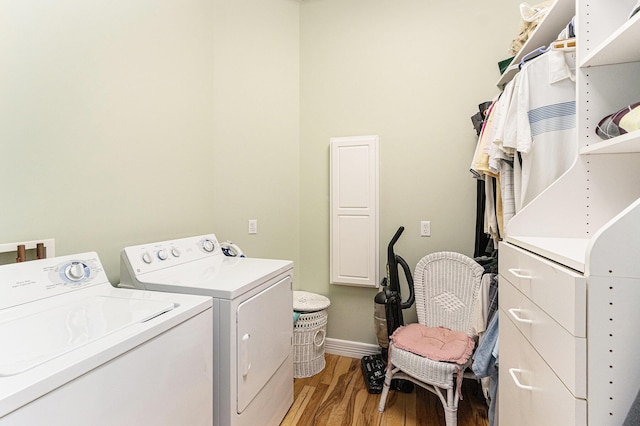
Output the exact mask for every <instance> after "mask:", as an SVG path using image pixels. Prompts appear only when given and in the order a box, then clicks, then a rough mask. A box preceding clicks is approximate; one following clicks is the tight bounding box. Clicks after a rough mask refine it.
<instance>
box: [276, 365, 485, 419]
mask: <svg viewBox="0 0 640 426" xmlns="http://www.w3.org/2000/svg"><path fill="white" fill-rule="evenodd" d="M325 358H326V361H327V366H326V367H325V369H324V370H323V371H322V372H320V373H318V374H316V375H315V376H313V377H309V378H305V379H295V382H294V401H293V405H292V406H291V408H290V409H289V412H288V413H287V416H286V417H285V418H284V420H283V421H282V423H281V425H282V426H288V425H304V426H307V425H319V426H320V425H322V426H324V425H330V426H334V425H336V426H337V425H393V426H402V425H406V426H412V425H420V426H440V425H442V426H444V425H445V422H444V410H443V408H442V404H441V403H440V400H439V399H438V397H437V396H436V395H434V394H432V393H431V392H429V391H426V390H424V389H422V388H420V387H418V386H416V389H415V390H414V391H413V392H412V393H410V394H405V393H400V392H396V391H390V392H389V397H388V399H387V406H386V408H385V411H384V413H379V412H378V402H379V401H380V395H375V394H369V393H368V392H367V388H366V386H365V384H364V379H363V377H362V372H361V370H360V360H359V359H355V358H348V357H342V356H337V355H330V354H326V355H325ZM462 392H463V398H464V399H463V400H461V401H460V404H459V406H458V426H488V425H489V420H488V417H487V405H486V403H485V401H484V398H482V397H481V396H480V395H479V393H478V386H477V383H476V382H475V381H473V380H465V381H464V384H463V387H462Z"/></svg>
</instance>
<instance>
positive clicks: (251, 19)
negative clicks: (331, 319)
mask: <svg viewBox="0 0 640 426" xmlns="http://www.w3.org/2000/svg"><path fill="white" fill-rule="evenodd" d="M214 4H215V11H216V13H215V16H214V43H215V49H214V71H213V76H214V79H213V81H214V97H213V99H214V114H213V118H214V120H213V123H214V140H215V144H214V155H213V162H212V167H211V170H210V172H211V173H212V174H214V175H215V176H216V179H215V182H214V184H213V187H212V189H213V191H214V193H215V205H214V214H213V215H212V217H214V222H213V223H214V225H215V226H214V229H215V230H216V235H217V236H218V238H219V239H224V240H226V239H232V240H233V241H234V242H235V243H237V244H238V245H239V246H240V247H241V248H242V249H243V250H244V251H245V252H246V254H247V255H248V256H253V257H271V258H274V257H275V258H286V259H292V260H293V261H294V262H295V264H296V265H297V264H298V260H299V255H298V254H299V245H300V240H299V232H300V231H299V208H300V204H299V192H300V181H299V176H300V161H299V158H300V144H299V140H300V126H299V122H300V90H299V80H300V78H299V64H300V54H299V52H300V42H299V39H300V36H299V10H300V7H299V2H298V1H297V0H268V1H265V0H251V1H236V0H215V1H214ZM249 219H256V220H258V233H257V234H255V235H248V233H247V229H248V220H249Z"/></svg>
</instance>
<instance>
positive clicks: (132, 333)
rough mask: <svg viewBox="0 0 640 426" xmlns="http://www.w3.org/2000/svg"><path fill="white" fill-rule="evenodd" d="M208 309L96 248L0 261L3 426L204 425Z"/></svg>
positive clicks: (208, 419) (207, 420)
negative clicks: (134, 281)
mask: <svg viewBox="0 0 640 426" xmlns="http://www.w3.org/2000/svg"><path fill="white" fill-rule="evenodd" d="M212 312H213V311H212V303H211V299H210V298H207V297H201V296H189V295H181V294H167V293H159V292H148V291H145V292H141V291H134V290H126V289H118V288H114V287H113V286H112V285H111V284H110V283H109V281H108V279H107V276H106V274H105V272H104V270H103V268H102V265H101V263H100V259H99V258H98V255H97V254H96V253H95V252H89V253H82V254H77V255H71V256H61V257H54V258H49V259H43V260H34V261H30V262H23V263H17V264H10V265H3V266H0V342H1V343H0V348H1V349H0V425H2V426H4V425H11V426H14V425H40V424H46V425H48V426H49V425H61V426H62V425H65V426H68V425H89V424H90V425H116V424H117V425H133V424H139V425H148V424H153V425H178V424H180V425H186V424H189V425H192V424H193V425H195V424H198V425H210V424H211V423H212V414H211V410H212V404H211V398H212V391H211V383H212V381H213V374H212V373H213V368H212V362H211V342H212V341H213V330H212V327H211V321H212Z"/></svg>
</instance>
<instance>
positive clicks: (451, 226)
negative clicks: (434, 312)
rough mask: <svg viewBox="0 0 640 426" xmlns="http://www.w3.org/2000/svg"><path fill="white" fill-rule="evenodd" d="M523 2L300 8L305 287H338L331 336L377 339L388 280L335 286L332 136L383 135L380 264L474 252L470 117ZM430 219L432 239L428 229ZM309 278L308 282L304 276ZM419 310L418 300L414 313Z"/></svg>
mask: <svg viewBox="0 0 640 426" xmlns="http://www.w3.org/2000/svg"><path fill="white" fill-rule="evenodd" d="M518 4H519V3H518V2H516V1H513V0H493V1H485V2H470V1H459V0H456V1H451V0H434V1H424V0H402V1H389V0H308V1H304V2H303V3H302V7H301V73H300V75H301V161H300V164H301V168H300V170H301V179H300V181H301V188H302V194H301V215H300V217H301V220H300V224H301V241H302V245H301V253H302V254H301V256H302V262H301V267H300V268H298V276H299V277H300V280H299V282H298V284H299V285H302V286H303V287H304V288H305V289H306V290H308V291H313V292H317V293H321V294H324V295H327V296H329V298H330V299H331V302H332V305H331V307H330V309H329V325H328V336H329V337H333V338H339V339H345V340H353V341H360V342H367V343H376V340H375V335H374V329H373V320H372V317H373V297H374V295H375V294H376V293H377V291H378V290H374V289H363V288H357V287H344V286H338V285H331V284H329V232H328V227H329V215H328V213H329V138H330V137H333V136H353V135H369V134H376V135H379V137H380V265H381V276H384V273H385V272H384V268H385V266H386V263H387V261H386V247H387V244H388V242H389V240H390V238H391V237H392V236H393V234H394V232H395V230H396V229H397V228H398V226H400V225H403V226H405V228H406V229H405V232H404V234H403V235H402V237H401V238H400V241H399V242H398V244H397V245H396V253H397V254H399V255H400V256H402V257H403V258H404V259H405V260H406V261H407V262H408V264H409V265H410V266H411V268H412V269H413V268H414V267H415V265H416V263H417V262H418V260H419V259H420V258H421V257H422V256H424V255H426V254H428V253H430V252H433V251H438V250H454V251H459V252H462V253H465V254H467V255H473V244H474V224H475V216H474V214H475V188H476V182H475V181H474V180H473V179H472V178H471V175H470V173H469V171H468V169H469V164H470V162H471V155H472V154H473V150H474V148H475V142H476V136H475V132H474V130H473V127H472V125H471V121H470V118H469V117H470V116H471V115H472V114H474V113H475V112H477V105H478V104H479V103H480V102H482V101H484V100H488V99H490V98H491V97H492V96H494V95H495V94H496V93H497V89H496V87H495V85H494V83H495V82H497V80H498V77H499V73H498V67H497V65H496V63H497V62H498V61H499V60H501V59H504V58H505V57H507V56H508V54H507V52H508V48H509V44H510V40H511V39H512V38H513V37H514V35H515V34H516V32H517V29H518ZM420 220H430V221H431V230H432V237H430V238H421V237H420V236H419V222H420ZM300 281H302V282H300ZM405 317H406V318H407V319H414V320H415V310H413V311H411V312H409V313H408V315H405Z"/></svg>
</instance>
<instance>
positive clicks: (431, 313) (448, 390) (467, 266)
mask: <svg viewBox="0 0 640 426" xmlns="http://www.w3.org/2000/svg"><path fill="white" fill-rule="evenodd" d="M483 272H484V269H483V268H482V266H480V265H479V264H478V263H476V262H475V261H474V260H473V259H471V258H469V257H467V256H465V255H462V254H460V253H453V252H439V253H433V254H429V255H427V256H425V257H423V258H422V259H421V260H420V261H419V262H418V264H417V266H416V270H415V273H414V286H415V297H416V310H417V314H418V322H419V323H420V324H422V325H425V326H427V327H446V328H449V329H451V330H454V331H463V332H465V333H466V334H467V335H469V336H471V337H476V336H475V335H474V333H473V331H472V330H473V327H472V320H473V317H474V309H475V305H476V302H477V300H478V294H479V290H480V282H481V279H482V274H483ZM470 364H471V357H469V360H468V361H467V362H466V363H465V364H463V365H459V364H455V363H451V362H440V361H434V360H431V359H429V358H425V357H423V356H420V355H416V354H413V353H411V352H409V351H405V350H402V349H400V348H398V347H394V346H393V342H390V344H389V366H388V367H387V373H386V376H385V381H384V388H383V389H382V395H381V396H380V404H379V406H378V410H379V411H380V412H383V411H384V407H385V404H386V400H387V395H388V393H389V386H390V385H391V380H392V379H406V380H410V381H412V382H413V383H415V384H417V385H419V386H421V387H423V388H425V389H427V390H429V391H431V392H433V393H435V394H436V395H438V397H439V398H440V401H442V405H443V406H444V412H445V420H446V424H447V426H455V425H456V424H457V412H458V400H459V396H460V394H459V392H460V386H459V385H458V384H461V383H462V375H463V373H464V371H465V369H466V368H467V367H469V365H470ZM456 379H458V381H457V383H456Z"/></svg>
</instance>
